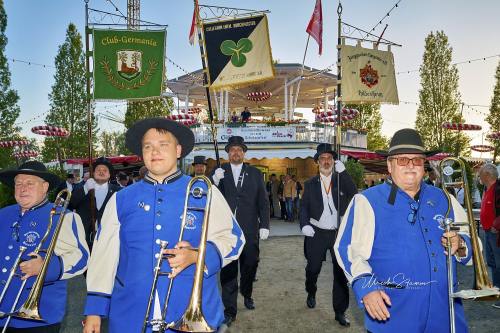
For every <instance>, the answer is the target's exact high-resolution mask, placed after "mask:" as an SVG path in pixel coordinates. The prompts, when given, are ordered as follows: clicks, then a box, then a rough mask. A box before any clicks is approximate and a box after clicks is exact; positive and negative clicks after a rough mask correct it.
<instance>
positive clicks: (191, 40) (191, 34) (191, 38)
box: [189, 0, 198, 45]
mask: <svg viewBox="0 0 500 333" xmlns="http://www.w3.org/2000/svg"><path fill="white" fill-rule="evenodd" d="M197 16H198V0H195V1H194V10H193V20H192V21H191V29H189V44H191V45H193V44H194V35H196V17H197Z"/></svg>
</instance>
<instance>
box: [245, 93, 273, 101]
mask: <svg viewBox="0 0 500 333" xmlns="http://www.w3.org/2000/svg"><path fill="white" fill-rule="evenodd" d="M271 96H273V94H272V92H270V91H254V92H249V93H248V94H247V99H248V100H249V101H254V102H263V101H266V100H268V99H269V98H271Z"/></svg>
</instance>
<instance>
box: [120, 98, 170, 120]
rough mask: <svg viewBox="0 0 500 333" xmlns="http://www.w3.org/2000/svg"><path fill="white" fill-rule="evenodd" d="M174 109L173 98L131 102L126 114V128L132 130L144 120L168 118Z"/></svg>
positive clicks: (128, 104)
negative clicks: (137, 122)
mask: <svg viewBox="0 0 500 333" xmlns="http://www.w3.org/2000/svg"><path fill="white" fill-rule="evenodd" d="M173 109H174V101H173V100H172V98H171V97H160V98H158V99H152V100H148V101H140V102H132V101H129V102H128V103H127V112H126V113H125V127H126V128H130V127H131V126H132V125H133V124H134V123H135V122H136V121H138V120H141V119H144V118H151V117H164V116H167V115H169V114H170V112H171V111H172V110H173Z"/></svg>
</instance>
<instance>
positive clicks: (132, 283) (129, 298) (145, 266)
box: [85, 171, 245, 333]
mask: <svg viewBox="0 0 500 333" xmlns="http://www.w3.org/2000/svg"><path fill="white" fill-rule="evenodd" d="M190 179H191V177H189V176H185V175H182V173H181V172H180V171H178V172H176V173H174V174H173V175H171V176H169V177H167V178H166V179H165V180H164V181H163V182H162V183H159V182H156V181H155V180H153V179H152V178H150V177H149V176H146V178H145V179H144V180H143V181H141V182H138V183H135V184H133V185H131V186H128V187H126V188H124V189H123V190H121V191H120V192H117V193H116V194H114V195H113V196H112V197H111V199H110V200H109V202H108V205H107V206H106V209H105V211H104V215H103V217H102V220H101V226H100V229H99V230H98V233H97V235H96V239H95V241H94V248H93V250H92V256H91V258H90V262H89V271H88V274H87V290H88V296H87V303H86V306H85V315H100V316H102V317H109V332H110V333H118V332H120V333H127V332H130V333H137V332H140V331H141V328H142V325H143V320H144V316H145V313H146V306H147V302H148V297H149V293H150V290H151V285H152V282H153V269H154V267H155V265H156V261H157V256H158V252H159V243H160V241H161V240H166V241H168V248H173V247H174V246H175V245H176V244H177V242H178V238H179V233H180V228H181V217H182V216H181V215H182V212H183V209H184V200H185V194H186V187H187V184H188V182H189V181H190ZM197 184H199V186H202V187H205V185H202V184H201V183H196V184H195V187H196V186H197ZM205 200H206V199H205V198H202V199H195V198H190V199H189V205H190V206H200V207H204V206H205ZM188 212H189V213H188V218H187V225H186V227H185V231H184V237H183V239H184V240H185V241H188V242H189V243H190V244H191V245H192V246H193V247H198V245H199V240H200V235H201V228H202V223H203V216H202V213H201V212H197V211H192V210H190V211H188ZM244 244H245V238H244V236H243V232H242V230H241V228H240V226H239V225H238V223H237V222H236V220H235V218H234V216H233V215H232V213H231V210H230V209H229V206H228V205H227V202H226V201H225V199H224V197H223V196H222V194H221V193H220V192H219V190H218V189H217V188H216V187H215V186H213V187H212V203H211V206H210V214H209V227H208V241H207V248H206V259H205V273H204V281H203V292H202V310H203V313H204V316H205V319H206V320H207V322H208V324H209V325H211V326H212V327H214V328H217V327H219V326H220V325H221V323H222V321H223V319H224V315H223V306H222V301H221V297H220V294H219V290H218V281H217V273H218V272H219V271H220V269H221V268H222V267H223V266H225V265H227V264H228V263H229V262H231V261H233V260H236V259H237V258H238V257H239V255H240V253H241V251H242V249H243V245H244ZM170 270H171V269H170V266H169V265H168V262H167V261H165V262H164V265H163V267H162V271H166V272H169V271H170ZM194 271H195V265H191V266H189V267H187V268H186V269H184V270H183V271H182V272H181V273H180V274H179V275H177V277H175V279H174V282H173V288H172V292H171V295H170V301H169V304H168V311H167V312H168V313H167V322H172V321H176V320H177V319H179V318H180V317H181V316H182V314H183V313H184V311H185V309H186V307H187V305H188V301H189V298H190V295H191V289H192V285H193V275H194ZM168 282H169V278H168V277H166V276H161V277H160V278H159V282H158V286H157V294H156V295H157V297H155V302H154V303H155V311H152V314H151V317H150V319H151V318H153V316H154V318H155V319H156V318H158V317H159V316H160V313H159V312H160V311H159V310H161V309H162V308H163V304H164V299H165V295H166V294H167V286H168ZM153 312H154V313H153ZM148 332H151V327H148ZM169 332H170V330H169Z"/></svg>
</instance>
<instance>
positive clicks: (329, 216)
mask: <svg viewBox="0 0 500 333" xmlns="http://www.w3.org/2000/svg"><path fill="white" fill-rule="evenodd" d="M314 161H316V163H317V164H318V169H319V175H317V176H314V177H312V178H310V179H308V180H307V181H306V182H305V183H304V194H303V196H302V200H301V205H300V228H301V230H302V233H303V234H304V236H305V237H304V255H305V257H306V260H307V265H306V281H305V287H306V292H307V299H306V304H307V307H308V308H310V309H312V308H314V307H316V290H317V289H318V288H317V281H318V276H319V273H320V272H321V266H322V264H323V261H325V260H326V254H327V251H330V255H331V256H332V264H333V288H332V303H333V310H334V312H335V320H337V321H338V322H339V324H340V325H342V326H349V325H350V323H349V320H348V319H347V318H346V315H345V312H346V310H347V308H348V306H349V287H348V286H347V279H346V277H345V275H344V272H343V271H342V268H340V266H339V265H338V263H337V260H336V258H335V255H334V253H333V244H334V242H335V237H336V236H337V231H338V228H339V225H338V217H337V214H339V213H340V216H343V215H344V213H345V211H346V209H347V206H348V205H349V202H350V201H351V199H352V197H353V196H354V194H356V193H357V189H356V185H354V182H353V180H352V178H351V176H349V174H348V173H347V171H345V167H344V164H343V163H342V162H341V161H340V160H337V153H336V152H335V151H334V150H333V148H332V145H331V144H329V143H320V144H319V145H318V146H317V147H316V154H315V155H314ZM339 184H340V186H339ZM339 187H340V197H339V196H338V189H339ZM339 199H340V200H339Z"/></svg>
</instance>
